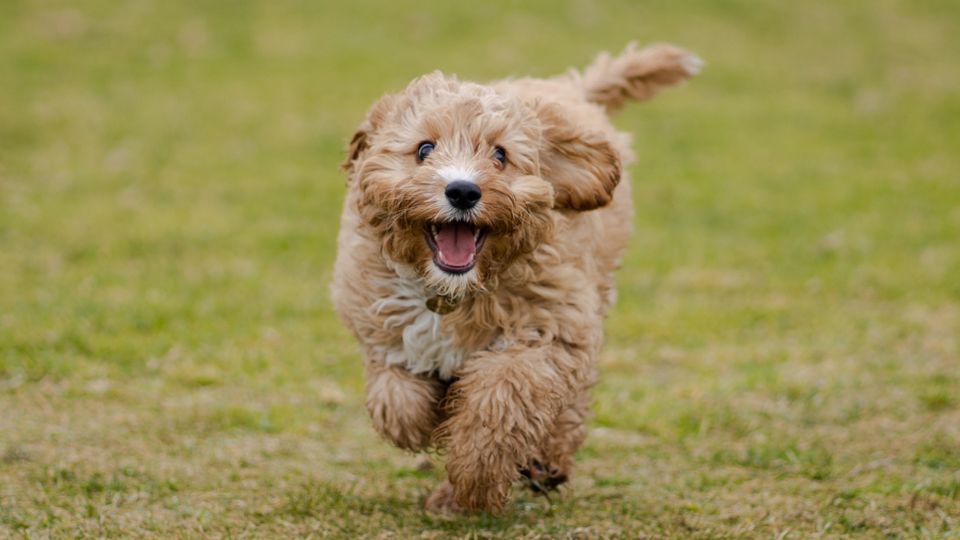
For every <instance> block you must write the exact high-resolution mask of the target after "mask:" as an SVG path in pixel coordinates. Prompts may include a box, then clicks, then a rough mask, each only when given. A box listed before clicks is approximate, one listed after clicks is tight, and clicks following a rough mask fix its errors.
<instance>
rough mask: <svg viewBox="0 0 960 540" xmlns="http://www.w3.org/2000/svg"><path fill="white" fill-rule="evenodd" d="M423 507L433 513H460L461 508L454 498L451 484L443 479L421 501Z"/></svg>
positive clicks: (461, 511)
mask: <svg viewBox="0 0 960 540" xmlns="http://www.w3.org/2000/svg"><path fill="white" fill-rule="evenodd" d="M423 509H424V510H426V511H427V512H432V513H434V514H460V513H463V508H461V507H460V505H459V504H457V501H456V499H455V498H454V491H453V484H451V483H450V482H448V481H446V480H444V481H443V483H442V484H440V485H439V486H437V489H435V490H433V493H431V494H430V495H428V496H427V500H425V501H424V502H423Z"/></svg>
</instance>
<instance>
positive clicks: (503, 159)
mask: <svg viewBox="0 0 960 540" xmlns="http://www.w3.org/2000/svg"><path fill="white" fill-rule="evenodd" d="M493 159H495V160H496V161H497V163H499V164H500V166H501V167H503V166H504V165H506V164H507V151H506V150H504V149H503V147H502V146H498V147H496V148H494V149H493Z"/></svg>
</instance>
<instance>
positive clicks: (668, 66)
mask: <svg viewBox="0 0 960 540" xmlns="http://www.w3.org/2000/svg"><path fill="white" fill-rule="evenodd" d="M701 67H703V60H701V59H700V57H699V56H697V55H695V54H693V53H691V52H689V51H686V50H684V49H681V48H680V47H675V46H673V45H668V44H657V45H651V46H649V47H646V48H643V49H640V50H637V46H636V44H635V43H630V44H628V45H627V48H626V49H624V50H623V52H622V53H620V54H619V55H618V56H616V57H613V56H611V55H610V53H607V52H602V53H600V54H599V55H597V58H596V59H595V60H594V61H593V63H592V64H590V65H589V66H587V68H586V69H584V70H583V73H582V74H581V73H578V72H576V71H572V72H571V73H570V74H569V75H570V76H572V77H573V78H574V80H575V81H576V82H577V83H579V84H580V85H581V86H582V87H583V90H584V93H585V94H586V96H587V100H588V101H591V102H593V103H596V104H598V105H602V106H603V107H604V108H605V109H606V110H607V112H608V113H609V112H613V111H616V110H617V109H619V108H621V107H623V106H624V105H625V104H626V102H627V101H628V100H631V99H632V100H636V101H645V100H648V99H650V98H652V97H653V96H655V95H657V94H658V93H659V92H660V91H661V90H663V89H664V88H667V87H670V86H673V85H676V84H679V83H681V82H683V81H685V80H687V79H689V78H690V77H692V76H693V75H696V74H697V73H698V72H699V71H700V68H701Z"/></svg>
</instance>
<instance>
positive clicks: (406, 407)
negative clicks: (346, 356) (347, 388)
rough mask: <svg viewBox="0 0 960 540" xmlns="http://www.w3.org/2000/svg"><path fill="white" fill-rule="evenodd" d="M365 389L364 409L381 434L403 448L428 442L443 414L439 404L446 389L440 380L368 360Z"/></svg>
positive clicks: (422, 446)
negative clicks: (365, 405)
mask: <svg viewBox="0 0 960 540" xmlns="http://www.w3.org/2000/svg"><path fill="white" fill-rule="evenodd" d="M366 389H367V411H368V412H369V413H370V418H371V419H372V420H373V427H374V428H375V429H376V430H377V431H378V432H379V433H380V435H382V436H383V437H384V438H385V439H387V440H388V441H390V442H392V443H393V444H395V445H397V446H398V447H400V448H403V449H405V450H411V451H419V450H425V449H426V448H428V447H429V446H430V444H431V438H430V437H431V434H432V433H433V430H434V429H435V428H436V427H437V425H438V424H439V423H440V421H441V420H442V418H443V416H442V414H441V411H440V408H439V407H438V402H439V401H440V398H441V397H442V396H443V393H444V391H445V385H444V384H443V383H442V382H440V381H439V380H438V379H436V378H433V377H428V376H421V375H414V374H412V373H410V372H409V371H407V370H406V369H404V368H403V367H402V366H392V365H387V364H384V363H383V362H380V361H374V360H368V361H367V363H366Z"/></svg>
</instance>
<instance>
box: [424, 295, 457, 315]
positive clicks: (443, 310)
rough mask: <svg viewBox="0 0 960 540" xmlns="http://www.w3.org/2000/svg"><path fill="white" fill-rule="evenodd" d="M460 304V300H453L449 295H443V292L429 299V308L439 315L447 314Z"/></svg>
mask: <svg viewBox="0 0 960 540" xmlns="http://www.w3.org/2000/svg"><path fill="white" fill-rule="evenodd" d="M459 304H460V300H453V299H451V298H450V297H448V296H443V295H442V294H438V295H436V296H433V297H430V298H428V299H427V309H429V310H430V311H432V312H434V313H436V314H437V315H446V314H447V313H450V312H451V311H453V310H455V309H457V306H458V305H459Z"/></svg>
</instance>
